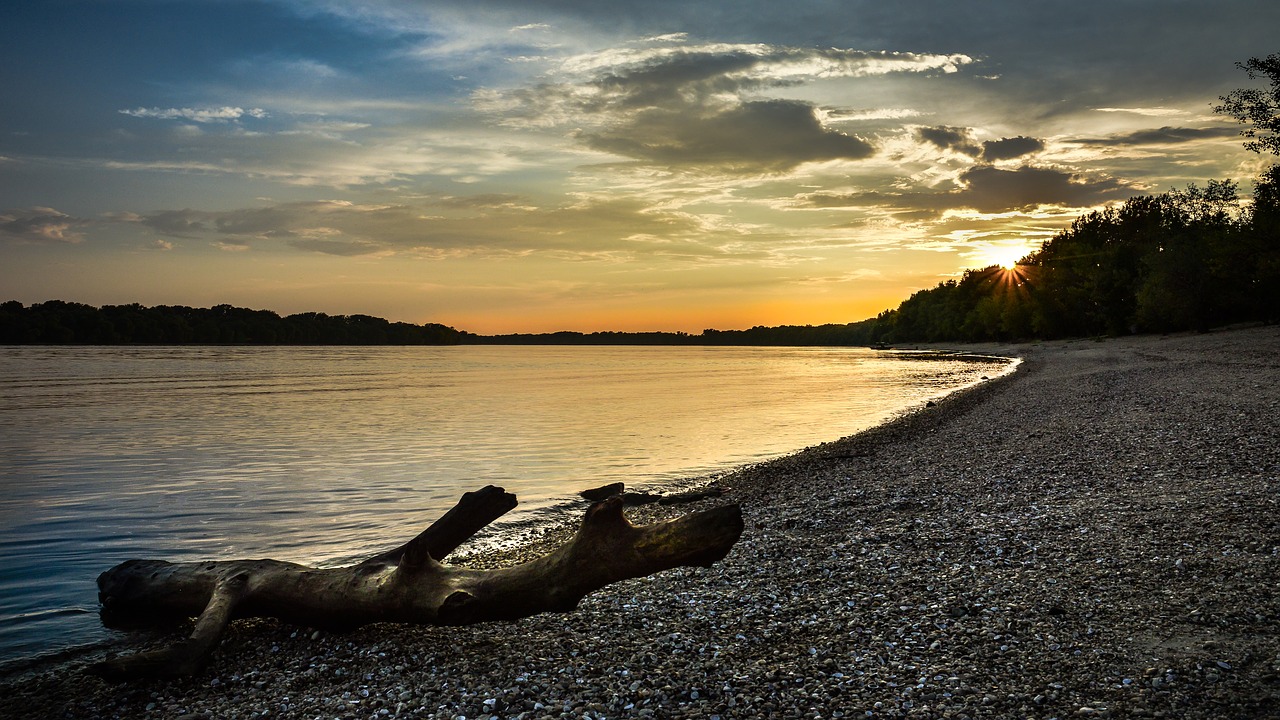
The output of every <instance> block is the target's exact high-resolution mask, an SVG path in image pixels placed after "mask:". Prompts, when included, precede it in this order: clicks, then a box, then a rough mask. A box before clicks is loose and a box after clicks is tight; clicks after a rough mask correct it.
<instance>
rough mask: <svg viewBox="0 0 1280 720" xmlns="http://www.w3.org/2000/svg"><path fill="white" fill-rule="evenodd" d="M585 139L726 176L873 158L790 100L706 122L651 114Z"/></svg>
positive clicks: (748, 105)
mask: <svg viewBox="0 0 1280 720" xmlns="http://www.w3.org/2000/svg"><path fill="white" fill-rule="evenodd" d="M582 137H583V139H584V141H585V142H586V143H587V145H588V146H589V147H591V148H593V149H595V150H601V151H604V152H610V153H614V154H617V155H623V156H625V157H630V158H635V159H638V160H643V161H646V162H650V163H656V164H661V165H670V166H695V167H714V168H716V169H719V170H722V171H741V172H769V171H782V170H789V169H792V168H794V167H796V166H797V165H800V164H801V163H805V162H810V161H822V160H836V159H847V160H859V159H862V158H866V157H870V156H871V155H873V154H874V153H875V148H874V147H872V145H871V144H870V143H869V142H867V141H865V140H863V139H861V138H858V137H854V136H851V135H846V134H844V133H842V132H837V131H834V130H828V129H826V128H824V127H823V126H822V124H821V123H820V122H819V121H818V118H817V116H816V114H815V112H814V108H813V106H811V105H809V104H808V103H802V102H795V101H788V100H765V101H755V102H745V103H742V104H741V105H738V106H736V107H732V108H729V109H727V110H724V111H722V112H717V113H712V114H709V115H706V116H703V117H688V116H684V115H679V114H672V113H668V112H663V111H661V110H652V111H648V112H644V113H638V114H636V115H634V116H633V117H631V118H630V119H629V121H628V122H626V123H622V124H619V125H617V126H615V127H612V128H609V129H608V130H606V131H601V132H597V133H584V134H583V135H582Z"/></svg>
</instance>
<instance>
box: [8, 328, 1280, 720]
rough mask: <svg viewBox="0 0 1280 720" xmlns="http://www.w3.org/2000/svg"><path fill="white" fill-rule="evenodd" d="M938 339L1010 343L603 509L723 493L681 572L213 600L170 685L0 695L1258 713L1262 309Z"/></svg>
mask: <svg viewBox="0 0 1280 720" xmlns="http://www.w3.org/2000/svg"><path fill="white" fill-rule="evenodd" d="M966 349H968V350H972V351H986V352H997V353H1001V354H1007V355H1014V354H1016V355H1020V356H1021V357H1023V359H1024V362H1023V364H1022V366H1021V367H1020V368H1019V370H1018V371H1017V372H1016V373H1014V374H1012V375H1009V376H1005V377H1003V378H999V379H996V380H992V381H990V382H987V383H984V384H983V385H981V386H979V387H977V388H975V389H973V390H970V391H967V392H965V393H962V394H959V395H955V396H952V397H950V398H948V399H945V400H943V401H941V402H939V403H937V405H936V406H935V407H930V408H928V409H925V410H921V411H919V412H916V413H913V414H910V415H908V416H906V417H903V418H901V419H899V420H897V421H895V422H893V423H890V424H888V425H885V426H881V427H879V428H876V429H873V430H871V431H868V432H865V433H862V434H859V435H856V436H853V437H851V438H846V439H844V440H840V441H837V442H833V443H829V444H825V445H821V446H818V447H814V448H810V449H808V450H806V451H804V452H801V453H798V454H796V455H792V456H789V457H786V458H782V459H780V460H776V461H773V462H769V463H764V464H760V465H756V466H752V467H749V468H745V469H743V470H741V471H739V472H737V473H735V474H733V475H730V476H728V477H726V478H722V479H721V480H720V482H721V484H722V485H724V486H725V487H727V488H728V489H729V493H728V494H727V495H726V497H725V498H720V499H717V500H709V501H704V502H703V503H701V504H698V505H692V506H679V507H665V508H659V507H645V508H638V509H636V510H633V511H630V513H631V515H632V516H633V519H637V521H639V519H645V520H647V519H650V518H652V517H654V516H655V515H657V514H664V513H665V514H675V513H681V512H688V511H690V510H692V509H696V508H698V507H701V506H704V505H713V504H718V503H723V502H727V501H729V500H732V501H734V502H739V503H741V504H742V505H743V508H744V511H745V513H746V516H747V528H746V531H745V532H744V534H743V537H742V539H741V540H740V541H739V543H738V545H737V546H736V547H735V549H734V550H733V552H732V553H731V554H730V555H729V557H728V558H726V559H725V560H724V561H722V562H720V563H718V564H717V565H715V566H714V567H712V568H710V569H680V570H673V571H668V572H665V573H660V574H658V575H655V576H651V577H648V578H640V579H636V580H629V581H626V582H622V583H618V584H616V585H613V586H611V587H609V588H606V589H604V590H602V591H600V592H598V593H596V594H595V595H593V596H590V597H588V598H587V599H586V600H584V601H583V602H582V604H581V605H580V606H579V608H578V609H577V610H576V611H575V612H572V613H569V614H565V615H543V616H539V617H535V618H529V619H526V620H522V621H519V622H514V623H491V624H486V625H478V626H472V627H464V628H432V627H408V626H387V625H378V626H371V627H367V628H363V629H361V630H358V631H354V632H351V633H346V634H331V633H325V632H320V631H316V630H313V629H311V628H302V627H296V626H290V625H286V624H282V623H277V622H274V621H261V620H256V621H240V622H237V623H235V624H233V626H232V627H231V629H230V630H229V631H228V633H227V637H226V639H225V640H224V642H223V645H222V647H221V648H220V649H219V650H218V651H217V652H216V654H215V656H214V659H213V661H212V663H211V664H210V666H209V668H208V669H207V670H206V671H205V672H204V673H203V674H201V675H198V676H195V677H192V678H187V679H182V680H175V681H147V682H139V683H134V684H127V685H110V684H106V683H103V682H102V681H100V680H98V679H97V678H94V677H92V676H89V675H87V674H86V673H85V671H84V664H85V663H86V662H87V661H88V660H91V659H92V658H91V657H83V658H77V657H72V658H64V659H62V660H61V661H59V662H58V663H55V664H45V665H40V666H35V667H30V668H24V669H22V670H21V671H16V670H10V671H9V672H8V674H7V675H6V676H5V677H3V678H0V716H4V717H6V718H26V717H39V718H98V717H104V718H116V717H118V718H186V719H188V720H190V719H192V718H252V717H298V718H370V717H409V718H415V717H421V718H450V719H455V718H460V717H462V718H468V719H469V720H471V719H474V718H495V717H496V718H564V717H572V718H681V717H688V718H715V717H719V718H723V719H728V718H841V717H846V718H852V717H859V718H862V717H875V718H898V717H913V718H914V717H920V718H938V717H951V718H979V717H1036V718H1054V717H1056V718H1067V717H1169V718H1265V717H1280V592H1277V588H1278V587H1280V527H1278V523H1277V517H1280V515H1278V514H1277V511H1278V510H1280V507H1277V503H1278V502H1280V447H1278V444H1280V443H1278V440H1280V382H1278V381H1280V327H1247V328H1236V329H1231V330H1227V331H1219V332H1215V333H1208V334H1197V335H1180V336H1172V337H1137V338H1125V339H1119V340H1105V341H1073V342H1057V343H1038V344H1034V345H1010V346H987V347H975V348H966ZM556 535H557V533H551V537H550V538H549V539H548V541H550V540H554V538H555V536H556ZM532 551H534V548H527V549H525V550H524V551H522V552H521V553H517V555H523V554H527V553H529V552H532ZM480 560H484V559H483V558H481V559H480ZM488 561H489V562H493V561H494V559H493V558H489V559H488ZM163 641H165V638H151V639H149V640H147V639H143V640H140V642H139V645H145V644H146V643H147V642H163Z"/></svg>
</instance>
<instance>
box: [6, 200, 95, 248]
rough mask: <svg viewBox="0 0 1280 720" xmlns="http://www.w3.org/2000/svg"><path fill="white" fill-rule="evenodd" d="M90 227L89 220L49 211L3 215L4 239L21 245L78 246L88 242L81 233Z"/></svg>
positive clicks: (40, 209) (29, 211) (29, 209)
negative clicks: (81, 229) (79, 243)
mask: <svg viewBox="0 0 1280 720" xmlns="http://www.w3.org/2000/svg"><path fill="white" fill-rule="evenodd" d="M87 225H89V221H88V220H85V219H83V218H76V217H72V216H70V215H68V214H66V213H64V212H59V211H58V210H54V209H53V208H48V207H33V208H23V209H18V210H7V211H5V212H2V213H0V237H5V238H8V239H9V240H11V241H16V242H19V243H31V244H47V243H78V242H80V241H81V240H83V239H84V235H83V234H82V233H80V232H79V229H80V228H83V227H85V226H87Z"/></svg>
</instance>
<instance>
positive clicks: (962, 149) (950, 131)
mask: <svg viewBox="0 0 1280 720" xmlns="http://www.w3.org/2000/svg"><path fill="white" fill-rule="evenodd" d="M916 135H917V136H918V137H919V138H920V140H922V141H923V142H927V143H929V144H930V145H936V146H937V147H940V148H942V149H943V150H954V151H955V152H958V153H961V154H963V155H968V156H970V157H977V156H978V155H979V154H981V153H982V147H981V146H979V145H978V143H977V142H975V141H974V139H973V131H971V130H970V129H969V128H957V127H947V126H945V125H944V126H941V127H922V128H920V129H919V130H917V131H916Z"/></svg>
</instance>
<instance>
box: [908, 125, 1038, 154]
mask: <svg viewBox="0 0 1280 720" xmlns="http://www.w3.org/2000/svg"><path fill="white" fill-rule="evenodd" d="M916 137H918V138H919V139H920V140H921V141H922V142H925V143H928V144H930V145H934V146H936V147H939V148H942V149H943V150H951V151H953V152H958V153H960V154H961V155H968V156H969V157H972V158H975V159H977V160H979V161H981V162H985V163H994V162H999V161H1001V160H1012V159H1013V158H1018V157H1022V156H1024V155H1030V154H1031V153H1035V152H1040V151H1041V150H1044V142H1043V141H1041V140H1037V139H1036V138H1032V137H1024V136H1021V135H1019V136H1018V137H1012V138H1000V139H999V140H984V141H983V142H981V143H979V142H978V141H977V139H976V138H974V133H973V129H972V128H960V127H949V126H946V125H942V126H938V127H922V128H918V129H917V130H916Z"/></svg>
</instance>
